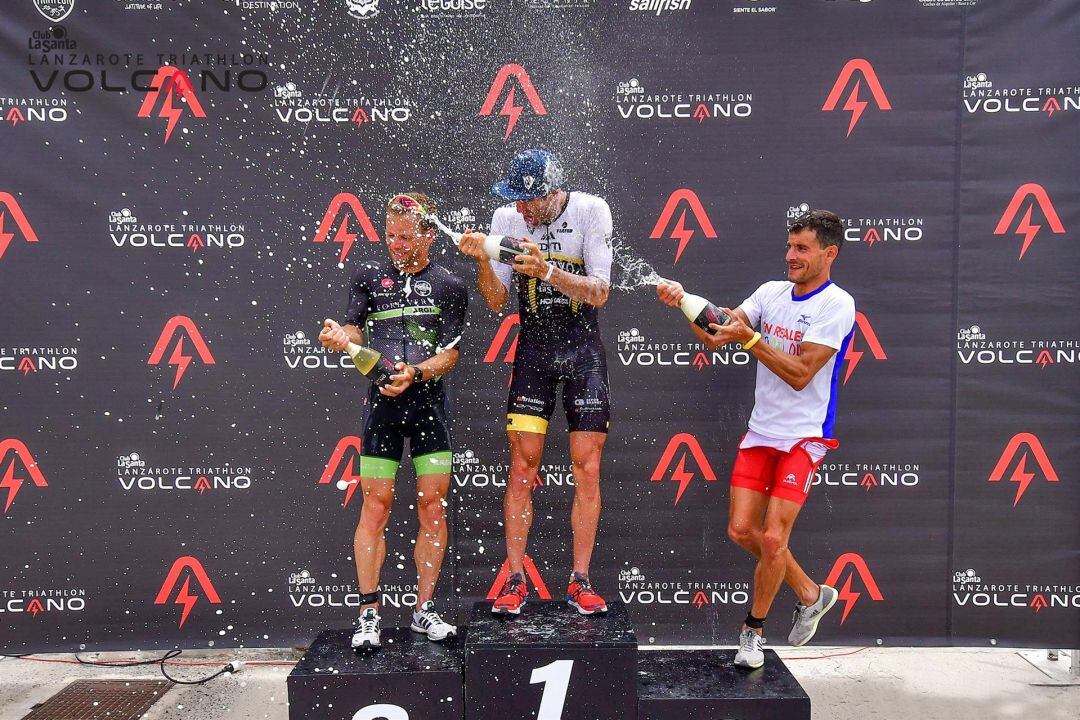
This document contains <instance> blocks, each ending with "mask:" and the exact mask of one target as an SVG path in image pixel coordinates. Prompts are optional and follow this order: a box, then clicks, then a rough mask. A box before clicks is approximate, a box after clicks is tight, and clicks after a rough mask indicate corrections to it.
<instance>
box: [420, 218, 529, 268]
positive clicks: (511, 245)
mask: <svg viewBox="0 0 1080 720" xmlns="http://www.w3.org/2000/svg"><path fill="white" fill-rule="evenodd" d="M424 218H425V219H426V220H430V221H431V222H433V223H435V224H436V225H437V226H438V227H439V229H440V230H442V231H443V232H444V233H446V234H447V235H449V236H450V239H451V240H453V241H454V242H455V243H460V242H461V235H462V233H459V232H456V231H454V230H451V229H450V228H448V227H446V225H444V224H443V222H442V220H440V219H439V218H438V216H437V215H434V214H431V213H429V214H427V215H425V216H424ZM521 242H522V241H521V240H518V239H517V238H512V237H509V236H507V235H488V236H487V239H485V240H484V254H485V255H487V256H488V257H489V258H491V259H492V260H497V261H499V262H501V263H503V264H504V265H513V264H514V257H516V256H517V255H525V254H527V253H526V252H525V250H524V249H523V248H522V247H521Z"/></svg>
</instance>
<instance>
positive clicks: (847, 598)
mask: <svg viewBox="0 0 1080 720" xmlns="http://www.w3.org/2000/svg"><path fill="white" fill-rule="evenodd" d="M849 565H850V566H851V568H852V571H851V574H849V575H848V577H847V580H846V581H845V582H844V585H843V587H841V588H840V590H838V591H837V593H836V594H837V597H838V598H839V599H840V600H843V601H844V614H843V615H842V616H841V618H840V624H841V625H843V624H844V621H845V620H847V618H848V614H850V613H851V610H852V608H854V607H855V603H856V602H857V601H858V599H859V598H860V597H861V596H862V593H861V592H856V591H853V590H852V589H851V583H852V581H853V580H854V579H855V576H856V575H858V576H859V579H860V580H861V581H862V584H863V585H864V586H865V587H866V591H867V593H868V594H869V596H870V599H872V600H875V601H881V600H884V599H885V598H884V596H883V595H882V594H881V590H880V589H878V584H877V581H876V580H874V576H873V575H872V574H870V568H869V567H867V565H866V561H865V560H863V557H862V555H859V554H858V553H844V554H843V555H841V556H840V557H838V558H837V559H836V562H835V563H833V566H832V570H830V571H829V576H828V578H826V579H825V584H826V585H829V586H832V587H837V581H838V580H839V579H840V575H842V574H843V572H844V571H845V570H846V569H847V568H848V566H849Z"/></svg>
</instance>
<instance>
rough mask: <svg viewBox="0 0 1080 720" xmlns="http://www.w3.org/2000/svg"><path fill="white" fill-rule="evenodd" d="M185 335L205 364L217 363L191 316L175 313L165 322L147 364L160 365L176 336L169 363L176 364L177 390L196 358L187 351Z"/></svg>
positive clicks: (175, 384)
mask: <svg viewBox="0 0 1080 720" xmlns="http://www.w3.org/2000/svg"><path fill="white" fill-rule="evenodd" d="M185 335H186V336H187V338H188V341H189V342H190V343H191V345H192V346H194V348H195V353H196V354H197V355H198V357H199V360H200V362H202V364H203V365H214V364H216V362H215V360H214V356H213V355H212V354H211V353H210V348H209V347H208V346H207V344H206V341H205V340H203V336H202V333H200V332H199V328H198V327H196V325H195V322H194V321H193V320H192V319H191V318H189V317H188V316H186V315H174V316H173V317H171V318H169V321H168V322H167V323H165V327H164V328H163V329H162V330H161V335H159V336H158V340H157V343H156V344H155V345H154V349H153V351H152V352H151V353H150V359H149V360H147V361H146V364H147V365H160V364H161V361H162V360H163V359H164V358H165V351H166V350H167V349H168V348H169V346H170V343H171V342H172V339H173V338H174V337H175V338H176V345H173V346H172V352H171V353H170V354H169V359H168V361H167V364H169V365H175V366H176V374H175V376H174V377H173V385H172V389H173V390H176V386H177V385H179V384H180V379H181V378H182V377H184V373H185V372H186V371H187V369H188V366H189V365H190V364H191V361H192V360H193V359H194V356H193V355H190V354H188V353H187V352H186V351H185V347H184V336H185Z"/></svg>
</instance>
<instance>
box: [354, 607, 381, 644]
mask: <svg viewBox="0 0 1080 720" xmlns="http://www.w3.org/2000/svg"><path fill="white" fill-rule="evenodd" d="M380 645H382V642H381V640H380V639H379V613H378V612H376V610H375V608H370V607H369V608H368V609H367V610H364V612H363V614H362V615H360V620H359V622H357V627H356V632H354V633H353V636H352V646H353V647H354V648H356V649H360V650H366V649H375V648H377V647H379V646H380Z"/></svg>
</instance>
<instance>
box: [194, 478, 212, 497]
mask: <svg viewBox="0 0 1080 720" xmlns="http://www.w3.org/2000/svg"><path fill="white" fill-rule="evenodd" d="M195 489H196V490H198V491H199V494H200V495H202V494H203V493H204V492H206V491H207V490H209V489H210V481H209V480H207V479H206V476H205V475H200V476H199V479H198V480H196V481H195Z"/></svg>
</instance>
